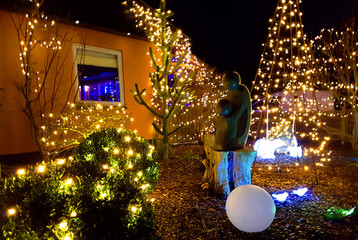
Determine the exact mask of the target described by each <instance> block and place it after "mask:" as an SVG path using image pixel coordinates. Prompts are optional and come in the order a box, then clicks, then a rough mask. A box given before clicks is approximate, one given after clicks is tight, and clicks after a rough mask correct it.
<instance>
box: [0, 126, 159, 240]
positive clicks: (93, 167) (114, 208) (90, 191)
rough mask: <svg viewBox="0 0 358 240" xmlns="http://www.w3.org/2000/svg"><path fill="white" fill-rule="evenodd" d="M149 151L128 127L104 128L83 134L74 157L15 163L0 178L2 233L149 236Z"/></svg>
mask: <svg viewBox="0 0 358 240" xmlns="http://www.w3.org/2000/svg"><path fill="white" fill-rule="evenodd" d="M153 151H154V149H153V147H151V146H150V145H149V144H148V142H147V141H146V140H145V139H143V138H141V137H139V136H138V135H136V134H134V133H133V132H130V131H125V130H116V129H106V130H102V131H99V132H95V133H93V134H92V135H90V136H89V137H88V138H87V139H85V140H84V141H83V142H82V143H81V144H80V145H79V146H78V148H77V149H76V152H75V155H74V157H69V158H63V159H56V160H54V161H50V162H47V163H42V164H39V165H37V166H36V167H35V168H33V169H30V170H26V169H19V170H18V171H17V172H16V175H14V176H12V177H9V178H7V179H5V180H4V181H2V182H1V183H0V184H1V185H0V211H1V212H2V213H3V214H1V215H0V216H1V218H0V225H1V231H2V235H3V237H4V238H6V239H63V240H71V239H150V238H151V237H153V236H154V233H153V222H152V220H153V213H152V207H151V202H152V201H154V199H149V198H148V194H149V193H150V192H151V190H152V189H153V188H154V186H155V184H156V182H157V178H158V166H157V163H156V162H155V161H154V160H153V158H152V154H153Z"/></svg>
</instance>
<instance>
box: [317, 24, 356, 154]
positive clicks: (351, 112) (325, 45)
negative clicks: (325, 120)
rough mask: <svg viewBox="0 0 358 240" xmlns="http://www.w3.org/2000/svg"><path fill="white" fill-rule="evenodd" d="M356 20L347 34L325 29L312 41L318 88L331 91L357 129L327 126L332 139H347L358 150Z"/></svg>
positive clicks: (336, 102)
mask: <svg viewBox="0 0 358 240" xmlns="http://www.w3.org/2000/svg"><path fill="white" fill-rule="evenodd" d="M355 26H356V25H355V19H354V18H352V19H351V20H350V21H349V22H348V23H347V24H346V25H345V26H344V29H343V30H338V29H335V28H331V29H322V30H321V34H320V35H319V36H317V37H316V38H315V40H313V41H311V47H312V50H313V52H314V56H315V59H314V61H313V65H314V70H313V78H314V80H315V81H316V84H317V85H318V86H319V87H320V88H322V89H324V90H329V91H330V92H331V93H332V95H333V97H334V100H335V107H336V108H341V109H342V111H341V113H342V115H343V116H342V117H345V116H348V117H352V118H353V122H354V125H353V129H347V128H346V129H342V128H336V127H330V126H328V125H323V126H322V128H323V129H324V130H326V131H327V132H329V133H330V134H331V135H339V136H342V137H345V138H346V139H347V140H348V141H349V142H350V143H351V144H352V147H353V149H354V150H358V105H357V97H358V70H357V67H358V66H357V55H358V31H357V29H356V27H355Z"/></svg>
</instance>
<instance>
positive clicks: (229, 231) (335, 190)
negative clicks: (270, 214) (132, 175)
mask: <svg viewBox="0 0 358 240" xmlns="http://www.w3.org/2000/svg"><path fill="white" fill-rule="evenodd" d="M340 152H342V154H340V155H333V156H332V164H329V165H328V166H327V167H317V168H316V172H315V171H314V169H315V168H314V166H313V165H312V164H311V165H309V162H307V163H306V164H307V165H308V166H310V169H308V170H304V169H303V167H302V165H300V166H298V167H294V166H289V171H287V166H281V170H282V171H281V172H280V171H277V170H274V168H273V169H272V170H269V168H268V166H267V165H264V164H262V163H258V162H257V163H256V164H255V166H254V167H253V171H252V172H253V176H252V184H255V185H258V186H260V187H263V188H264V189H265V190H266V191H268V192H269V193H270V194H272V193H279V192H282V191H287V192H289V193H291V192H292V190H294V189H296V188H298V187H307V188H308V189H309V190H308V192H307V193H306V194H305V195H303V196H302V197H299V196H297V195H293V194H289V197H288V198H287V200H286V201H285V202H283V203H280V202H278V201H275V204H276V216H275V219H274V221H273V223H272V224H271V226H270V227H269V228H268V229H266V230H265V231H263V232H260V233H245V232H241V231H239V230H237V229H236V228H235V227H234V226H233V225H232V224H231V223H230V221H229V220H228V218H227V216H226V212H225V201H224V200H221V199H219V198H217V197H215V196H211V195H210V193H209V191H208V189H207V188H206V185H205V184H203V182H202V176H203V173H204V167H203V165H202V163H201V160H202V159H203V157H204V150H203V147H202V146H199V145H186V146H176V147H174V149H173V156H172V158H171V159H170V163H169V164H167V165H165V164H160V176H159V181H158V184H157V186H156V188H155V189H154V191H153V193H152V197H154V198H155V199H156V200H155V202H154V203H155V214H156V220H155V221H156V228H157V236H158V238H159V239H342V240H343V239H358V225H357V223H358V217H357V215H358V214H353V215H350V216H346V217H343V218H342V219H340V220H338V219H333V220H331V219H329V218H328V216H327V214H328V211H327V210H328V209H330V208H331V207H341V208H343V209H351V208H353V207H355V206H358V200H357V199H358V181H357V176H358V175H357V174H358V167H356V166H354V165H352V160H351V157H349V156H348V155H347V154H346V153H347V151H340ZM344 155H346V156H344ZM259 169H261V170H259Z"/></svg>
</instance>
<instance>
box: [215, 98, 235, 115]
mask: <svg viewBox="0 0 358 240" xmlns="http://www.w3.org/2000/svg"><path fill="white" fill-rule="evenodd" d="M231 111H232V106H231V103H230V101H229V100H227V99H221V100H220V101H219V102H218V103H217V104H216V113H217V114H219V116H227V115H229V114H230V113H231Z"/></svg>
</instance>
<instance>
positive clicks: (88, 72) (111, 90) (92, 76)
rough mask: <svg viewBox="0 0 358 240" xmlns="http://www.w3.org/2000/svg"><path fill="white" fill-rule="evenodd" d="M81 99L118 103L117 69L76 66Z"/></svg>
mask: <svg viewBox="0 0 358 240" xmlns="http://www.w3.org/2000/svg"><path fill="white" fill-rule="evenodd" d="M77 67H78V73H79V84H80V89H81V99H82V100H84V101H109V102H114V101H117V102H120V89H119V83H118V69H117V68H112V67H99V66H93V65H84V64H78V65H77Z"/></svg>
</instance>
